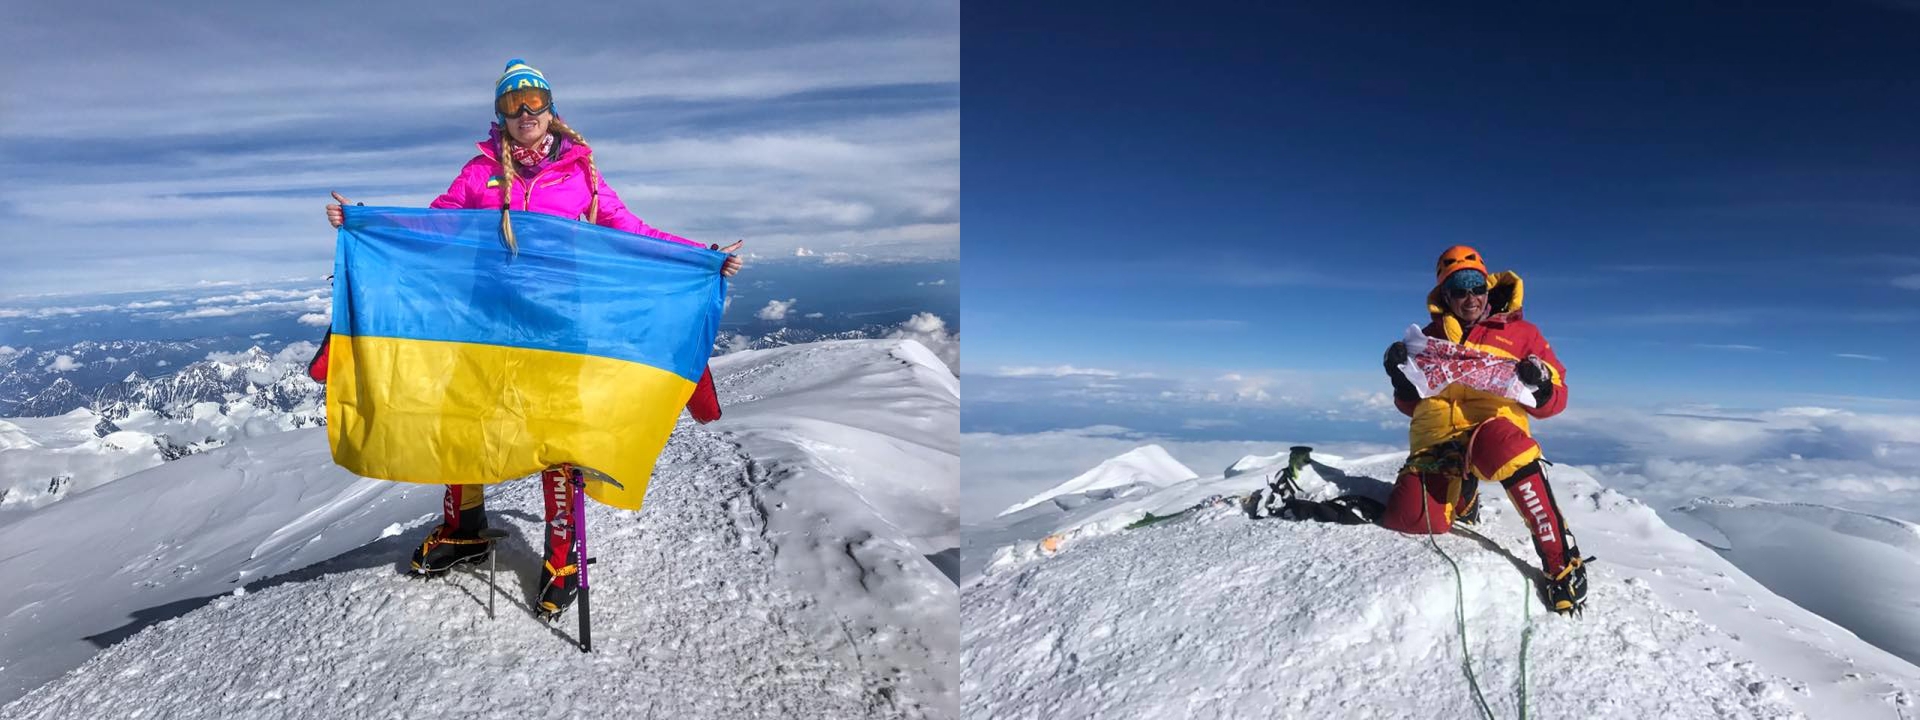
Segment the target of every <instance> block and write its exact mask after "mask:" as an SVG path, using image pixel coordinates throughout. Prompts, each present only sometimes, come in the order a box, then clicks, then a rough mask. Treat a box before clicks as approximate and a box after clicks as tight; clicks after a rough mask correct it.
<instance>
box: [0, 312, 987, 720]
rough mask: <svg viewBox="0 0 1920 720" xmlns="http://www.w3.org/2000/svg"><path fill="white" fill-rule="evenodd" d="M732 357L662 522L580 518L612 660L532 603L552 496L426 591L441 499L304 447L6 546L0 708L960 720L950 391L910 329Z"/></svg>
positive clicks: (190, 477) (208, 464)
mask: <svg viewBox="0 0 1920 720" xmlns="http://www.w3.org/2000/svg"><path fill="white" fill-rule="evenodd" d="M712 367H713V371H714V375H715V377H716V379H717V380H718V384H719V388H720V390H721V399H722V402H723V404H724V405H725V408H726V414H727V416H726V418H724V419H723V420H721V421H720V422H717V423H715V424H713V425H709V426H704V427H703V426H696V425H692V424H691V423H690V422H689V423H683V424H682V426H681V427H679V428H678V429H676V431H675V433H674V436H673V439H672V440H671V441H670V442H669V444H668V446H667V448H666V450H665V451H664V452H663V453H662V455H661V458H660V464H659V466H658V468H657V470H656V473H655V475H654V479H653V482H652V484H651V485H650V486H649V492H648V497H647V505H646V508H645V510H643V511H641V512H638V513H634V512H626V511H621V510H617V509H613V508H608V507H604V506H601V505H598V504H592V505H590V507H589V509H588V521H587V523H588V543H589V548H590V550H591V552H592V554H593V556H595V557H596V558H597V559H598V561H597V562H596V563H594V564H593V565H592V569H591V586H592V609H593V615H592V619H593V640H594V652H593V653H591V654H583V653H581V652H580V651H579V650H578V648H577V647H576V646H575V645H574V644H573V642H574V639H575V638H576V637H577V632H578V630H577V618H576V616H575V615H574V612H573V611H569V612H568V613H567V614H566V615H565V616H563V617H562V618H561V620H560V621H559V622H556V623H553V624H547V623H544V622H541V621H539V620H537V619H535V618H534V617H533V615H532V614H531V613H530V611H529V609H528V605H529V598H530V597H532V596H533V591H534V587H533V585H534V584H535V583H537V582H538V574H539V567H540V559H539V552H538V550H537V549H536V548H537V546H538V544H539V543H540V539H541V532H540V531H541V528H540V498H539V495H538V490H537V487H536V485H537V483H533V482H528V481H524V480H523V481H511V482H507V483H503V484H499V485H494V486H491V487H490V488H489V489H488V500H487V504H488V508H489V514H490V517H491V518H492V523H493V525H494V526H495V527H498V528H503V529H505V530H507V531H508V532H509V537H508V538H507V539H506V540H504V541H503V543H502V544H501V545H500V546H499V548H498V552H497V553H496V554H497V556H498V557H497V559H498V561H499V573H498V575H497V576H496V577H493V578H492V579H491V580H490V579H489V575H488V573H487V568H486V566H485V565H482V566H478V567H471V566H470V567H469V568H464V569H462V570H459V571H456V572H454V573H452V574H450V575H448V576H447V577H446V578H445V579H442V580H429V581H423V580H414V579H410V578H408V577H407V576H406V573H405V566H406V563H407V556H408V554H409V553H410V552H411V550H412V547H413V543H414V542H417V539H418V537H419V535H420V534H421V533H423V532H424V530H425V528H426V527H428V526H430V525H431V523H432V522H434V521H435V520H436V519H437V516H438V503H439V496H440V488H439V487H437V486H416V485H406V484H400V483H387V482H383V481H373V480H363V479H359V478H354V477H352V476H350V475H346V474H345V473H344V472H342V471H340V470H338V469H337V468H336V467H334V466H333V465H332V464H331V463H330V462H329V461H328V460H327V454H326V442H325V433H324V431H323V430H319V429H310V430H296V431H292V432H288V433H282V434H278V435H272V436H267V437H261V438H253V439H248V440H242V441H238V442H235V443H234V444H232V445H229V446H228V447H225V448H222V449H219V450H215V451H212V452H209V453H206V454H204V455H199V456H195V457H192V458H188V459H185V460H181V461H178V462H174V463H168V464H167V465H164V466H162V467H159V468H156V469H153V470H149V471H147V472H144V473H140V474H137V475H134V476H132V477H129V478H125V479H123V480H120V481H117V482H113V483H109V484H107V485H105V486H102V487H100V488H97V489H95V490H93V491H89V492H84V493H78V494H76V495H75V496H73V497H71V498H69V499H67V500H66V501H63V502H60V503H57V504H55V505H53V506H49V507H47V508H44V509H42V510H39V511H35V512H34V513H31V514H30V515H27V516H26V517H27V519H26V521H25V522H23V523H22V524H20V525H9V526H6V527H4V528H0V579H4V580H5V581H6V582H5V583H0V595H4V596H5V597H0V607H17V609H14V610H11V611H10V612H9V613H8V614H7V615H4V616H0V680H4V681H5V682H6V683H7V687H8V688H10V690H9V691H8V694H7V695H5V696H0V697H5V698H12V697H14V696H16V695H18V694H19V692H20V691H21V690H25V689H28V688H32V689H31V691H30V692H27V694H25V695H24V696H20V697H19V699H18V700H17V701H14V702H12V703H11V704H8V705H6V706H4V707H0V717H7V718H73V717H164V718H211V717H292V718H323V717H324V718H332V717H516V718H518V717H574V716H582V717H699V718H749V717H765V718H787V717H909V718H911V717H932V718H950V717H957V716H958V715H959V707H958V701H957V693H956V692H955V686H956V684H957V674H958V670H957V668H956V667H954V665H953V662H952V658H953V656H954V654H955V652H956V650H955V648H956V647H957V644H958V637H957V633H956V632H955V629H954V627H953V620H952V618H953V617H954V615H955V613H956V612H957V610H956V605H957V602H958V599H957V589H956V588H955V586H954V583H953V582H952V581H951V580H950V579H949V578H948V577H947V575H945V574H943V573H942V571H941V569H940V568H939V567H938V566H937V565H936V562H935V560H934V559H931V558H930V556H934V557H938V556H940V555H941V554H942V553H946V554H948V555H951V554H952V548H953V544H954V543H955V542H956V540H957V526H956V524H955V523H956V521H955V520H954V518H955V513H954V512H953V510H952V508H953V507H954V506H955V504H956V503H957V499H958V492H959V490H958V472H957V464H958V459H957V456H956V455H955V449H956V445H957V441H958V418H959V415H958V412H959V398H958V387H957V382H956V381H954V379H953V377H952V374H951V372H950V371H949V370H947V368H946V367H945V366H944V365H942V364H941V363H940V361H939V360H938V359H936V358H935V357H934V356H933V355H932V354H931V353H930V352H928V351H927V350H926V349H925V348H923V347H921V346H919V345H918V344H917V343H915V342H913V341H907V340H894V341H849V342H836V343H821V344H815V345H801V346H793V347H786V348H779V349H775V350H765V351H755V352H746V353H738V354H734V355H729V356H726V357H722V358H716V359H715V361H714V362H713V365H712ZM29 524H30V525H29ZM354 548H357V549H354ZM342 552H344V554H341V553H342ZM328 558H331V559H328ZM316 561H320V562H318V564H311V565H309V566H307V567H305V568H304V569H299V570H297V571H294V572H291V573H286V572H285V571H286V570H292V569H294V568H299V567H301V566H302V565H308V564H309V563H314V562H316ZM491 591H497V592H498V593H499V595H498V597H497V598H496V599H495V600H496V602H497V603H498V606H499V607H498V615H497V617H495V618H493V619H491V620H490V619H488V617H487V609H486V607H487V602H488V600H489V597H490V596H491ZM209 596H213V597H211V599H209ZM89 637H92V638H95V639H97V641H98V642H99V643H100V644H105V645H108V646H107V647H106V648H105V649H104V650H100V651H98V652H97V654H92V655H91V657H90V658H89V657H88V653H91V652H92V646H91V645H90V644H88V643H87V642H86V640H85V638H89ZM122 638H124V639H122ZM75 665H77V667H75ZM47 678H52V679H51V680H50V681H47V682H45V684H41V685H39V686H38V687H37V688H34V685H35V684H37V683H39V682H40V681H42V680H46V679H47Z"/></svg>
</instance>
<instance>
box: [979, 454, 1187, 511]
mask: <svg viewBox="0 0 1920 720" xmlns="http://www.w3.org/2000/svg"><path fill="white" fill-rule="evenodd" d="M1194 477H1198V475H1197V474H1196V473H1194V471H1192V470H1189V469H1187V466H1185V465H1182V464H1180V461H1178V460H1175V459H1173V456H1172V455H1168V454H1167V451H1166V449H1165V448H1162V447H1160V446H1159V445H1146V446H1142V447H1138V448H1135V449H1133V450H1130V451H1128V452H1127V453H1126V454H1123V455H1120V456H1119V457H1115V458H1112V459H1109V460H1107V461H1106V462H1103V463H1100V464H1099V465H1097V466H1095V467H1094V468H1093V469H1092V470H1088V471H1086V472H1084V473H1081V474H1080V475H1079V476H1078V477H1075V478H1074V479H1072V480H1068V481H1066V482H1064V483H1060V484H1059V485H1058V486H1055V487H1054V488H1053V489H1050V490H1047V491H1046V492H1043V493H1040V494H1038V495H1035V496H1033V497H1030V498H1027V499H1026V500H1023V501H1021V502H1018V503H1015V504H1013V505H1012V506H1010V507H1008V508H1007V509H1005V510H1002V511H1000V514H1001V515H1012V514H1014V513H1017V512H1020V511H1021V510H1025V509H1027V508H1030V507H1033V506H1035V505H1039V504H1040V503H1044V502H1046V501H1048V500H1051V499H1054V498H1058V497H1066V496H1073V495H1088V494H1090V493H1092V492H1093V491H1096V490H1107V489H1114V490H1115V493H1114V494H1115V495H1121V494H1126V493H1128V492H1130V491H1134V490H1139V489H1155V488H1160V487H1165V486H1167V485H1171V484H1173V483H1176V482H1180V481H1181V480H1186V479H1189V478H1194Z"/></svg>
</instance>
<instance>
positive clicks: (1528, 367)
mask: <svg viewBox="0 0 1920 720" xmlns="http://www.w3.org/2000/svg"><path fill="white" fill-rule="evenodd" d="M1514 374H1515V375H1517V376H1519V378H1520V382H1523V383H1526V384H1528V385H1532V386H1533V388H1534V390H1533V403H1534V406H1535V407H1541V406H1545V405H1546V404H1547V401H1548V400H1552V399H1553V368H1551V367H1548V366H1547V363H1546V362H1544V361H1542V360H1541V359H1540V358H1539V357H1537V356H1533V355H1528V356H1527V359H1525V360H1521V361H1520V365H1519V367H1516V368H1514Z"/></svg>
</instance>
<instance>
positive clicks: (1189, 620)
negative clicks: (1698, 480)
mask: <svg viewBox="0 0 1920 720" xmlns="http://www.w3.org/2000/svg"><path fill="white" fill-rule="evenodd" d="M1315 459H1316V461H1317V462H1316V464H1315V465H1314V466H1313V468H1312V469H1311V470H1310V471H1308V472H1306V473H1303V476H1302V477H1301V479H1300V484H1301V486H1302V488H1303V489H1304V490H1305V491H1306V492H1307V493H1308V495H1309V496H1311V497H1314V498H1318V499H1326V498H1331V497H1334V496H1337V495H1342V494H1362V495H1368V496H1371V497H1374V498H1376V499H1382V500H1384V498H1385V496H1386V493H1387V490H1388V489H1389V487H1390V486H1389V484H1388V483H1389V481H1390V480H1391V478H1392V477H1393V475H1394V473H1395V471H1396V470H1397V469H1398V468H1399V466H1400V463H1401V462H1402V461H1403V460H1404V456H1403V455H1400V454H1392V455H1380V456H1373V457H1367V458H1359V459H1355V460H1352V461H1345V460H1340V459H1337V458H1330V457H1316V458H1315ZM1550 477H1551V479H1552V483H1553V486H1554V492H1555V495H1556V497H1557V499H1558V502H1559V505H1560V507H1561V509H1562V510H1563V511H1564V512H1565V514H1566V515H1567V518H1568V525H1569V527H1570V528H1571V529H1572V531H1573V532H1574V533H1575V534H1576V535H1577V537H1578V540H1579V544H1580V547H1581V549H1582V550H1583V551H1584V552H1586V553H1588V554H1592V555H1596V556H1598V557H1599V560H1598V561H1597V562H1596V563H1595V564H1593V565H1592V566H1591V567H1590V569H1589V574H1588V577H1589V579H1590V581H1591V586H1592V587H1591V591H1590V592H1589V594H1588V602H1589V604H1588V607H1587V609H1586V612H1585V613H1584V615H1583V616H1582V617H1580V618H1577V619H1576V618H1567V617H1560V616H1556V615H1553V614H1551V613H1548V612H1546V611H1545V609H1544V606H1543V605H1542V604H1541V602H1540V601H1539V600H1538V599H1537V597H1536V596H1535V594H1534V590H1533V584H1532V583H1533V578H1535V577H1537V576H1538V570H1537V569H1536V563H1537V560H1536V558H1535V557H1534V553H1533V550H1532V547H1531V545H1530V543H1529V542H1528V539H1527V535H1526V531H1525V529H1524V526H1523V525H1522V524H1521V522H1520V520H1519V518H1518V517H1517V516H1516V514H1515V513H1514V511H1513V510H1512V508H1511V506H1510V505H1508V504H1507V503H1506V502H1505V501H1504V500H1502V499H1500V494H1499V488H1498V486H1497V485H1486V486H1484V487H1483V492H1486V493H1488V494H1487V495H1485V496H1483V497H1484V498H1485V500H1486V501H1487V502H1486V503H1485V505H1484V506H1483V507H1484V509H1483V512H1482V517H1483V522H1482V523H1481V524H1480V526H1479V527H1478V528H1476V530H1475V532H1473V533H1468V532H1457V533H1455V534H1451V535H1444V536H1438V537H1436V538H1433V539H1432V541H1431V542H1430V541H1429V539H1427V538H1424V537H1413V536H1408V535H1401V534H1398V533H1394V532H1391V531H1387V530H1383V529H1381V528H1378V527H1373V526H1343V525H1332V524H1322V523H1314V522H1292V521H1287V520H1280V519H1262V520H1253V519H1249V518H1248V517H1247V516H1246V515H1245V514H1244V513H1243V512H1242V511H1241V509H1240V508H1239V507H1238V506H1237V505H1236V503H1234V502H1233V501H1232V499H1231V498H1232V497H1233V496H1238V495H1244V494H1245V493H1247V492H1249V491H1251V490H1253V489H1255V488H1259V487H1262V486H1263V485H1264V484H1265V478H1264V477H1263V476H1261V475H1257V474H1241V475H1236V476H1234V477H1212V478H1199V479H1195V480H1191V481H1188V482H1184V483H1179V484H1175V485H1172V486H1169V487H1166V488H1164V489H1162V490H1160V491H1158V492H1155V493H1152V494H1148V495H1135V496H1129V497H1124V498H1112V499H1107V500H1100V501H1095V502H1091V503H1088V504H1084V505H1079V506H1076V507H1072V508H1060V509H1057V510H1055V511H1053V512H1051V513H1043V512H1026V513H1021V514H1019V515H1017V516H1007V517H1002V518H997V519H996V521H995V522H994V523H990V524H988V525H986V526H983V527H980V528H971V527H970V528H967V530H966V537H965V543H966V548H967V550H966V552H967V557H966V569H965V574H964V575H963V581H962V582H963V588H964V589H963V592H962V598H961V627H962V628H963V636H962V651H961V652H962V655H961V657H962V660H961V664H962V668H963V671H962V677H961V683H960V685H961V695H962V700H963V703H964V707H965V708H966V716H967V717H970V718H1086V717H1194V718H1228V717H1231V718H1268V717H1367V718H1465V717H1481V716H1483V715H1482V713H1481V712H1480V710H1479V709H1478V707H1477V706H1476V700H1475V694H1474V692H1473V690H1472V684H1477V685H1478V687H1479V689H1480V691H1481V694H1482V695H1483V696H1484V698H1485V701H1486V702H1487V704H1488V706H1489V708H1490V710H1491V711H1492V713H1493V715H1494V716H1495V717H1516V716H1518V715H1519V713H1520V711H1521V710H1522V707H1523V703H1524V707H1525V709H1526V710H1527V712H1528V713H1529V715H1530V716H1532V717H1600V718H1722V717H1759V718H1773V717H1803V716H1804V717H1825V718H1868V717H1889V718H1892V717H1898V716H1900V715H1902V714H1904V715H1907V716H1915V714H1914V708H1913V707H1912V702H1913V700H1914V691H1915V690H1916V689H1920V668H1916V667H1915V666H1914V665H1912V664H1910V663H1908V662H1906V661H1904V660H1902V659H1900V658H1898V657H1895V656H1894V655H1892V654H1890V653H1888V652H1887V651H1885V650H1882V649H1880V648H1878V647H1875V646H1873V645H1871V644H1868V643H1867V642H1864V641H1862V640H1861V639H1860V638H1858V637H1855V636H1854V635H1853V634H1852V633H1850V632H1848V631H1847V630H1845V629H1843V628H1841V627H1840V626H1838V625H1835V624H1834V623H1832V622H1829V621H1828V620H1826V619H1825V618H1823V617H1821V616H1819V615H1816V614H1814V613H1813V612H1809V611H1808V610H1806V609H1803V608H1802V607H1800V606H1798V605H1795V604H1793V603H1792V602H1790V601H1788V600H1786V599H1784V598H1782V597H1780V596H1779V595H1776V594H1774V593H1773V592H1771V591H1769V590H1768V589H1767V588H1766V587H1765V586H1762V585H1761V584H1760V583H1758V582H1756V581H1755V580H1754V579H1752V578H1751V577H1749V576H1748V575H1746V574H1744V573H1742V572H1741V571H1740V570H1739V569H1738V568H1736V567H1735V566H1734V565H1733V564H1732V563H1730V562H1728V561H1727V560H1725V559H1723V558H1721V557H1720V556H1718V555H1716V554H1715V553H1714V552H1713V551H1712V550H1709V549H1708V548H1706V547H1704V546H1702V545H1701V544H1700V543H1698V542H1696V541H1694V540H1692V539H1691V538H1688V537H1687V536H1685V535H1683V534H1681V533H1679V532H1677V531H1675V530H1673V529H1671V528H1669V527H1667V526H1666V525H1665V524H1664V523H1663V522H1661V520H1660V518H1659V516H1658V515H1657V514H1656V513H1655V512H1654V511H1653V510H1652V509H1651V508H1649V507H1647V506H1645V505H1643V504H1641V503H1639V502H1638V501H1635V500H1633V499H1631V498H1628V497H1626V496H1623V495H1621V494H1619V493H1617V492H1614V491H1612V490H1609V489H1607V488H1605V487H1602V486H1601V485H1600V484H1599V483H1598V482H1597V481H1595V480H1594V479H1593V478H1592V477H1591V476H1590V475H1588V474H1587V473H1585V472H1582V471H1580V470H1579V469H1576V468H1570V467H1566V466H1555V467H1553V468H1551V469H1550ZM1223 496H1225V497H1226V498H1227V499H1225V500H1220V499H1219V498H1222V497H1223ZM1210 499H1212V501H1211V502H1210ZM1190 508H1192V509H1191V510H1189V509H1190ZM1182 510H1188V512H1185V513H1184V514H1180V515H1178V516H1177V517H1175V518H1173V519H1171V520H1167V521H1164V522H1160V523H1156V524H1152V525H1146V526H1141V527H1137V528H1134V529H1126V527H1127V526H1128V525H1129V524H1132V523H1133V522H1134V521H1135V520H1138V519H1141V518H1143V517H1145V516H1146V515H1147V514H1148V513H1152V514H1155V515H1157V516H1164V515H1169V514H1174V513H1179V512H1180V511H1182ZM1808 532H1809V533H1812V532H1813V531H1812V530H1809V531H1808ZM1805 539H1806V540H1807V541H1808V542H1827V541H1831V540H1832V538H1830V537H1825V536H1821V535H1818V534H1812V535H1809V536H1807V537H1806V538H1805ZM1441 552H1444V553H1445V555H1446V556H1448V557H1451V558H1452V559H1454V560H1455V561H1457V562H1458V565H1459V570H1460V576H1459V578H1460V579H1459V580H1458V581H1456V579H1455V578H1456V576H1455V574H1454V570H1453V569H1452V566H1451V565H1450V564H1449V563H1448V562H1447V561H1446V560H1445V559H1443V557H1442V555H1441ZM976 555H979V556H983V559H982V560H979V561H976ZM1456 583H1457V584H1456ZM1854 583H1855V584H1854V586H1853V587H1854V589H1856V590H1858V591H1862V592H1865V591H1867V590H1869V589H1870V588H1872V587H1873V583H1872V582H1871V581H1870V580H1866V579H1859V580H1855V581H1854ZM1456 593H1458V595H1456ZM1457 598H1458V599H1457ZM1456 612H1459V613H1461V614H1462V615H1463V617H1464V628H1465V638H1466V640H1465V644H1466V647H1467V649H1468V650H1470V652H1471V655H1472V664H1471V668H1472V673H1473V676H1472V680H1471V681H1470V680H1469V676H1468V674H1467V672H1466V670H1465V669H1464V667H1463V663H1462V647H1461V646H1462V640H1461V623H1460V622H1459V621H1458V620H1456V614H1455V613H1456ZM1529 630H1530V633H1529ZM1523 643H1524V646H1525V651H1524V653H1523V650H1522V648H1523ZM1523 661H1524V668H1525V670H1524V672H1525V674H1524V685H1523V675H1522V667H1523V665H1522V663H1523ZM1523 687H1524V691H1523Z"/></svg>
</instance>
